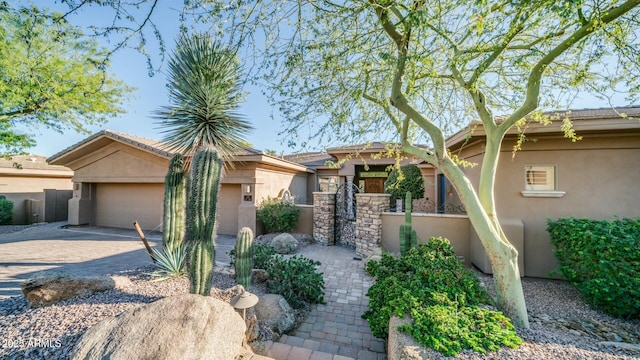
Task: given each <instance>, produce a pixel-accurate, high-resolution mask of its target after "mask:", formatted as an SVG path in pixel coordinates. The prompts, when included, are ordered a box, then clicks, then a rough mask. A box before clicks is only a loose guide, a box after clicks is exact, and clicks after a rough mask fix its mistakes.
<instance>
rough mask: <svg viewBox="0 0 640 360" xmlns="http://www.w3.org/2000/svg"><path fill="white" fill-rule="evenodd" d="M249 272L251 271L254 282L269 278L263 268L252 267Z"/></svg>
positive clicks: (258, 282)
mask: <svg viewBox="0 0 640 360" xmlns="http://www.w3.org/2000/svg"><path fill="white" fill-rule="evenodd" d="M251 272H252V273H253V274H252V275H253V276H252V278H253V281H254V282H255V283H256V284H260V283H263V282H265V281H267V280H269V273H268V272H267V270H265V269H253V270H251Z"/></svg>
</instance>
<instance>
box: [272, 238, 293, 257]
mask: <svg viewBox="0 0 640 360" xmlns="http://www.w3.org/2000/svg"><path fill="white" fill-rule="evenodd" d="M271 246H273V247H274V249H276V251H277V252H278V253H279V254H291V253H294V252H295V251H296V249H297V248H298V240H296V238H295V237H293V235H291V234H287V233H282V234H280V235H278V236H276V237H274V238H273V240H271Z"/></svg>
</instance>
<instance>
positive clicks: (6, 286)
mask: <svg viewBox="0 0 640 360" xmlns="http://www.w3.org/2000/svg"><path fill="white" fill-rule="evenodd" d="M65 225H66V223H51V224H44V225H36V226H33V227H29V228H27V229H25V230H22V231H19V232H15V233H10V234H2V235H0V299H2V298H6V297H9V296H16V295H21V294H22V291H21V290H20V283H21V282H23V281H24V280H26V279H28V278H29V277H31V276H32V275H33V274H35V273H37V272H39V271H43V270H50V269H56V270H66V271H71V272H77V273H80V274H85V275H105V274H112V273H115V272H118V271H123V270H129V269H134V268H138V267H141V266H145V265H150V264H152V262H151V259H150V258H149V255H148V254H147V252H146V250H145V248H144V245H143V244H142V241H140V238H139V237H138V235H137V234H136V232H135V230H133V229H117V228H105V227H95V226H73V227H66V226H65ZM145 236H146V237H147V239H148V240H149V245H151V247H157V246H159V245H160V244H161V242H162V234H161V233H159V232H157V231H156V232H145ZM234 244H235V237H233V236H227V235H220V236H218V237H217V238H216V261H217V262H221V263H228V261H229V258H228V256H227V253H228V252H229V250H231V249H232V248H233V246H234Z"/></svg>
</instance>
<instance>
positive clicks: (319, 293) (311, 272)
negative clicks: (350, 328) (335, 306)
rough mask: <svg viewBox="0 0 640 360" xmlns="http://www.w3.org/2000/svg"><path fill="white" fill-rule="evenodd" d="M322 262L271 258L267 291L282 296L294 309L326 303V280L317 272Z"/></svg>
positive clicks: (296, 258) (295, 258)
mask: <svg viewBox="0 0 640 360" xmlns="http://www.w3.org/2000/svg"><path fill="white" fill-rule="evenodd" d="M318 265H320V262H318V261H313V260H311V259H308V258H306V257H303V256H293V257H291V258H288V259H286V258H285V257H283V256H281V255H276V256H274V257H272V258H271V260H270V261H269V263H268V264H267V272H268V273H269V279H268V280H267V290H268V291H269V292H271V293H274V294H280V295H282V296H283V297H284V298H285V299H286V300H287V302H289V304H290V305H291V306H292V307H294V308H301V307H303V306H304V304H305V303H315V304H322V303H324V279H323V278H322V273H319V272H317V271H316V266H318Z"/></svg>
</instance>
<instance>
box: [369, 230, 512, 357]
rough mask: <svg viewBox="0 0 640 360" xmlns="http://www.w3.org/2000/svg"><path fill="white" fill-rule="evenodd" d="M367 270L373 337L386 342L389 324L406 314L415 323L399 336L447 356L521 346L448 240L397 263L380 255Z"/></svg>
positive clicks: (434, 242)
mask: <svg viewBox="0 0 640 360" xmlns="http://www.w3.org/2000/svg"><path fill="white" fill-rule="evenodd" d="M366 271H367V273H368V274H369V275H371V276H373V277H375V278H376V282H375V284H374V285H373V286H371V288H370V289H369V291H368V292H367V296H368V297H369V300H370V302H369V310H367V311H366V312H365V313H364V314H363V316H362V317H363V318H364V319H366V320H367V321H368V322H369V327H370V328H371V331H372V332H373V335H375V336H377V337H381V338H386V337H388V335H389V334H388V327H389V319H390V318H391V316H393V315H396V316H400V317H404V316H405V315H410V316H411V317H412V318H413V323H412V324H410V325H406V326H401V327H400V328H399V330H400V331H405V332H407V333H409V334H411V335H412V336H413V337H414V338H415V339H416V340H417V341H418V342H419V343H420V344H422V345H424V346H426V347H429V348H432V349H434V350H436V351H439V352H440V353H442V354H444V355H447V356H455V355H456V354H457V353H458V352H459V351H461V350H462V349H471V350H474V351H477V352H480V353H486V352H487V351H493V350H498V349H499V348H500V347H501V346H508V347H517V346H518V345H519V344H521V343H522V342H523V341H522V339H520V338H519V337H518V336H517V335H516V333H515V330H514V327H513V325H512V324H511V322H510V321H509V319H508V318H506V317H505V316H504V315H503V314H502V313H500V312H497V311H493V310H489V309H488V308H487V306H484V305H483V304H492V303H493V302H492V299H491V297H490V296H489V295H488V294H487V292H486V291H485V290H484V289H483V288H482V287H481V286H480V283H479V282H478V280H477V278H476V277H475V276H474V275H473V274H472V273H471V272H470V271H469V270H467V269H465V268H464V266H463V264H462V263H461V262H460V261H459V260H458V259H457V258H456V255H455V253H454V252H453V249H452V247H451V244H450V243H449V241H448V240H447V239H443V238H431V239H429V241H428V242H427V244H421V245H419V246H418V247H416V248H412V249H410V250H409V251H407V253H406V254H405V255H404V256H402V257H401V258H396V257H395V256H393V255H390V254H383V255H382V259H381V260H380V261H369V262H368V263H367V267H366Z"/></svg>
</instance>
